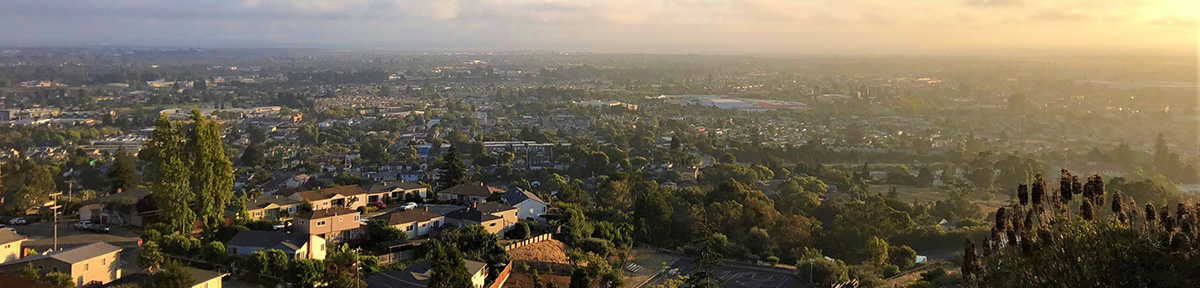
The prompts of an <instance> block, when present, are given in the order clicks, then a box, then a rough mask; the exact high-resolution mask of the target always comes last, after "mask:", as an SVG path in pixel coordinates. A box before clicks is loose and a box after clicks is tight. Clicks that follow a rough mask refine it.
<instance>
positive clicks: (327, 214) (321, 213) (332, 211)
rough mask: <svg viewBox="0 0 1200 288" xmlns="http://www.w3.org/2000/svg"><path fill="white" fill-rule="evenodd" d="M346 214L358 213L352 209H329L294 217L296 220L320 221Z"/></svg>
mask: <svg viewBox="0 0 1200 288" xmlns="http://www.w3.org/2000/svg"><path fill="white" fill-rule="evenodd" d="M347 214H358V211H357V210H353V209H348V208H329V209H321V210H316V211H312V212H305V213H300V214H299V215H296V218H300V219H320V218H329V217H333V216H338V215H347Z"/></svg>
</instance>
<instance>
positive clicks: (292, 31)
mask: <svg viewBox="0 0 1200 288" xmlns="http://www.w3.org/2000/svg"><path fill="white" fill-rule="evenodd" d="M955 1H957V2H955ZM955 1H951V2H949V3H961V5H946V4H947V3H948V2H947V1H945V0H907V1H894V0H807V1H796V0H208V1H190V0H38V1H28V0H0V7H2V9H0V45H3V44H38V43H64V42H69V43H104V44H138V45H153V44H170V45H232V46H236V45H239V44H238V43H245V42H255V43H260V42H261V43H262V44H261V45H264V46H270V45H272V43H275V44H278V45H283V46H288V45H312V46H323V47H325V46H329V47H348V48H354V47H370V48H396V49H501V50H502V49H549V50H557V49H567V50H570V49H579V50H585V51H598V52H603V51H614V52H685V53H693V52H695V53H706V52H714V53H800V52H808V53H857V52H861V53H896V51H918V52H919V53H926V52H934V53H937V52H939V51H940V52H950V51H963V50H964V49H976V48H974V47H978V46H979V43H989V44H997V45H999V44H1002V45H1003V46H1005V47H1046V46H1053V47H1062V49H1076V48H1078V49H1106V47H1115V46H1111V45H1113V44H1105V42H1103V41H1093V42H1087V41H1079V40H1080V39H1071V40H1072V41H1067V40H1064V39H1062V37H1054V36H1053V35H1089V37H1093V38H1089V39H1116V38H1120V39H1145V40H1148V41H1146V42H1147V43H1150V42H1152V43H1153V44H1145V45H1147V46H1146V48H1145V49H1159V48H1162V47H1169V48H1171V49H1177V50H1179V49H1183V50H1186V49H1189V47H1190V49H1191V50H1194V49H1195V48H1194V47H1195V43H1196V42H1195V39H1196V35H1195V34H1196V33H1195V32H1196V30H1195V28H1194V27H1195V26H1194V25H1195V21H1196V20H1195V19H1196V16H1195V15H1194V13H1192V14H1188V13H1185V12H1187V11H1195V10H1196V8H1198V7H1197V2H1196V1H1194V0H1104V1H1096V0H1038V1H1025V0H955ZM1189 8H1190V10H1189ZM1188 25H1191V27H1188ZM1083 30H1086V32H1087V33H1086V34H1084V33H1081V31H1083ZM1147 31H1149V32H1147ZM1030 35H1033V36H1030ZM993 38H994V39H993ZM1150 40H1152V41H1150ZM214 43H217V44H214ZM230 43H232V44H230ZM1134 43H1136V41H1135V42H1134ZM1105 45H1109V46H1105ZM1125 45H1128V44H1125ZM1150 45H1154V46H1150Z"/></svg>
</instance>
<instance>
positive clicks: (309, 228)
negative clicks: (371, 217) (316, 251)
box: [292, 208, 367, 244]
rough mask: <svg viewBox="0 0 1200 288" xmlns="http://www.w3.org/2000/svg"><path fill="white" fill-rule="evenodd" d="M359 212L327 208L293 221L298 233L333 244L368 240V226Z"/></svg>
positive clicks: (303, 214) (304, 214)
mask: <svg viewBox="0 0 1200 288" xmlns="http://www.w3.org/2000/svg"><path fill="white" fill-rule="evenodd" d="M361 220H362V218H361V216H360V215H359V213H358V211H355V210H351V209H347V208H326V209H320V210H315V211H312V212H307V213H301V214H299V215H296V218H294V219H292V223H293V227H294V228H295V229H296V233H303V234H309V235H315V236H317V237H320V238H322V239H325V241H328V242H331V243H332V244H339V243H346V242H349V241H354V240H359V239H363V238H366V236H367V229H366V227H365V226H366V225H363V224H362V222H361Z"/></svg>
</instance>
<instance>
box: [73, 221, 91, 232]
mask: <svg viewBox="0 0 1200 288" xmlns="http://www.w3.org/2000/svg"><path fill="white" fill-rule="evenodd" d="M88 226H92V220H80V221H79V222H76V223H75V225H73V227H75V230H85V229H87V227H88Z"/></svg>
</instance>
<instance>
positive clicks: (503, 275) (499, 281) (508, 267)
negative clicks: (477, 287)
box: [488, 261, 513, 288]
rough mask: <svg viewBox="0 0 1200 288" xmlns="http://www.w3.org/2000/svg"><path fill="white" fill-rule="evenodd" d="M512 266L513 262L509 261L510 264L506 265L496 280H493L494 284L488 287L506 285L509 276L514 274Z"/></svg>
mask: <svg viewBox="0 0 1200 288" xmlns="http://www.w3.org/2000/svg"><path fill="white" fill-rule="evenodd" d="M512 266H513V262H512V261H508V265H504V270H500V274H499V275H496V280H493V281H492V286H488V288H500V287H504V282H505V281H508V276H509V275H511V274H512V269H513V268H512Z"/></svg>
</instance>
